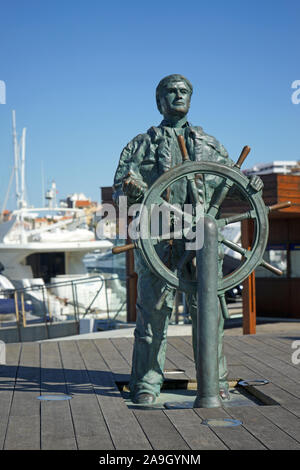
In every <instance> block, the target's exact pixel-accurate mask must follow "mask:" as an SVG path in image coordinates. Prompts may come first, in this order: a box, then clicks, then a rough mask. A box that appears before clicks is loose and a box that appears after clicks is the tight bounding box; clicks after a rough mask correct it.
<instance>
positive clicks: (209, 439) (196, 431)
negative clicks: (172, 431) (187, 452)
mask: <svg viewBox="0 0 300 470" xmlns="http://www.w3.org/2000/svg"><path fill="white" fill-rule="evenodd" d="M165 414H166V415H167V416H168V418H169V420H170V421H171V422H172V424H173V426H175V428H176V429H177V431H178V432H179V434H180V435H181V436H182V437H183V439H184V440H185V441H186V442H187V443H188V445H189V447H190V448H191V449H193V450H197V449H201V450H226V449H228V447H227V446H226V445H225V444H224V442H223V441H222V440H221V439H219V437H218V436H217V435H216V434H215V433H214V432H213V431H212V430H211V429H210V428H208V427H207V426H204V425H203V424H202V420H201V419H200V417H199V416H198V415H197V414H196V413H195V411H194V410H192V409H186V410H185V409H178V410H167V411H165Z"/></svg>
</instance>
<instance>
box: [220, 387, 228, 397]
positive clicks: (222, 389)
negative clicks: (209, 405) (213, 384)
mask: <svg viewBox="0 0 300 470" xmlns="http://www.w3.org/2000/svg"><path fill="white" fill-rule="evenodd" d="M219 395H220V398H221V399H222V400H230V395H229V390H225V389H224V388H221V389H220V392H219Z"/></svg>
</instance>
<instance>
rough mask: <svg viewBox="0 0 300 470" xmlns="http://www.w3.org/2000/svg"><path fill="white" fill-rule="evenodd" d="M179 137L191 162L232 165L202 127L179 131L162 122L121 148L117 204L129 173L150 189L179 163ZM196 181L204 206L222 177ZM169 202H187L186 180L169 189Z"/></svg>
mask: <svg viewBox="0 0 300 470" xmlns="http://www.w3.org/2000/svg"><path fill="white" fill-rule="evenodd" d="M179 134H181V135H183V136H184V138H185V143H186V147H187V151H188V154H189V158H190V160H192V161H199V162H201V161H209V162H217V163H221V164H225V165H228V166H232V165H233V162H232V160H231V159H230V158H229V157H228V153H227V151H226V150H225V148H224V147H223V145H222V144H220V143H219V142H218V141H217V139H215V137H213V136H211V135H208V134H206V133H205V132H204V131H203V129H202V128H201V127H195V126H191V125H189V123H186V125H185V126H184V127H182V128H180V129H178V128H172V127H168V126H165V125H164V121H162V123H161V124H160V125H159V126H158V127H151V128H150V129H149V130H148V131H147V132H146V133H144V134H139V135H137V136H136V137H135V138H134V139H132V140H131V141H130V142H129V143H128V144H127V145H126V147H125V148H124V149H123V151H122V153H121V156H120V161H119V165H118V168H117V171H116V174H115V178H114V190H115V192H114V199H115V201H116V202H118V198H119V196H121V195H122V194H123V192H122V184H123V181H124V179H125V178H126V177H127V175H128V173H129V172H130V173H131V174H132V176H133V177H134V178H135V179H136V180H138V181H139V182H140V183H141V184H142V185H143V186H145V187H146V186H147V188H150V187H151V185H152V184H153V183H154V182H155V181H156V180H157V178H158V177H159V176H160V175H162V174H163V173H165V172H166V171H168V170H169V169H170V168H172V167H174V166H177V165H179V164H181V163H182V157H181V153H180V149H179V145H178V142H177V135H179ZM196 182H197V186H198V189H199V192H201V193H202V196H203V199H204V204H205V206H207V205H208V203H209V201H210V199H211V196H212V194H213V191H214V190H215V188H216V187H217V186H218V185H219V184H220V182H221V178H220V177H216V176H214V175H207V174H206V175H204V177H203V178H202V180H200V179H196ZM134 202H136V201H134V200H131V199H130V197H129V198H128V204H129V205H131V204H133V203H134ZM169 202H170V203H173V204H174V203H176V204H180V205H183V204H184V203H188V202H190V198H189V194H188V190H187V181H186V179H185V178H182V179H180V180H179V181H177V182H176V183H174V184H173V185H172V186H171V191H170V198H169Z"/></svg>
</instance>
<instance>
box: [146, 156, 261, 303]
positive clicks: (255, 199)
mask: <svg viewBox="0 0 300 470" xmlns="http://www.w3.org/2000/svg"><path fill="white" fill-rule="evenodd" d="M197 173H202V174H204V175H205V174H212V175H215V176H219V177H221V178H223V179H224V178H225V179H226V180H227V179H229V180H230V181H231V182H232V183H233V184H234V185H236V186H237V187H238V188H239V190H240V191H241V193H242V194H243V195H244V196H245V198H246V200H247V202H248V203H249V204H250V206H251V208H252V210H253V211H254V217H253V218H254V219H255V221H256V224H255V226H256V230H255V234H254V240H253V243H252V248H251V250H250V254H248V255H247V253H246V255H247V256H248V258H246V259H245V261H242V262H241V266H240V267H238V268H237V269H236V270H235V271H233V273H230V274H228V275H227V276H225V277H223V278H219V282H218V295H220V294H222V293H224V292H225V291H227V290H229V289H231V288H233V287H234V286H236V285H237V284H240V283H241V282H242V281H244V280H245V279H246V278H247V277H248V276H249V275H250V274H251V272H252V271H254V269H255V268H256V267H257V266H258V265H259V264H260V263H261V261H262V257H263V254H264V252H265V248H266V245H267V240H268V217H267V211H266V207H265V204H264V202H263V199H262V196H261V194H260V193H258V192H255V191H254V190H253V189H252V188H251V187H250V186H249V179H248V178H247V177H246V176H245V175H244V174H243V173H242V172H241V171H240V170H238V169H235V168H233V167H228V166H226V165H221V164H219V163H214V162H185V163H184V164H183V165H180V166H177V167H174V168H172V169H171V170H169V171H168V172H166V173H164V174H163V175H162V176H160V177H159V178H158V179H157V180H156V182H155V183H154V184H153V185H152V186H151V188H150V189H149V190H148V191H147V193H146V194H145V198H144V201H143V205H142V209H141V214H140V224H142V226H143V236H142V237H140V238H139V240H138V247H139V248H140V250H141V251H142V253H143V255H144V259H145V261H146V263H147V265H148V267H149V268H150V269H151V271H152V272H154V273H155V274H157V275H158V276H159V277H160V278H162V279H163V280H165V281H166V282H167V283H168V284H169V285H170V286H172V287H174V288H177V289H179V290H181V291H184V292H190V293H195V292H196V288H197V281H196V280H194V281H190V280H185V279H182V278H179V277H177V275H176V274H175V273H174V272H173V271H171V270H170V269H169V268H168V267H167V266H166V265H165V264H164V263H163V262H162V260H161V259H160V258H159V256H158V254H157V253H156V250H155V247H154V246H155V245H154V243H153V241H152V239H151V233H150V226H151V223H150V217H151V213H150V209H151V205H153V204H157V203H158V202H157V201H158V200H159V199H161V195H162V194H163V193H164V191H165V190H166V189H167V187H168V186H170V185H171V184H173V183H175V182H176V181H178V180H179V179H181V178H184V177H186V176H188V175H193V174H194V175H195V174H197ZM248 253H249V251H248Z"/></svg>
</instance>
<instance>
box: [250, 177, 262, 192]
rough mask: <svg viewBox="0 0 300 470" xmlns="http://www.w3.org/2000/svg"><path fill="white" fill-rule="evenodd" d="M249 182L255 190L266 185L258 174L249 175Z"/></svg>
mask: <svg viewBox="0 0 300 470" xmlns="http://www.w3.org/2000/svg"><path fill="white" fill-rule="evenodd" d="M249 184H250V186H251V187H252V188H253V189H254V190H255V191H260V190H261V189H262V188H263V187H264V183H263V181H262V179H261V178H260V177H259V176H257V175H252V176H250V177H249Z"/></svg>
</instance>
